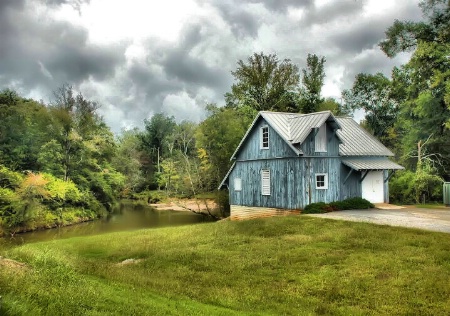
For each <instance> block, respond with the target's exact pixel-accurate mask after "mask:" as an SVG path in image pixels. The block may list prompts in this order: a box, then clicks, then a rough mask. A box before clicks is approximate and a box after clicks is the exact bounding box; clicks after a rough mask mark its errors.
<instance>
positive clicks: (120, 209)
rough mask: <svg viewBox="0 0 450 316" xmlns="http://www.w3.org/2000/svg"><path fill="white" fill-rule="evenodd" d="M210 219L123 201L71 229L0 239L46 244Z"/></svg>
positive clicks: (16, 243) (17, 242)
mask: <svg viewBox="0 0 450 316" xmlns="http://www.w3.org/2000/svg"><path fill="white" fill-rule="evenodd" d="M207 221H210V219H208V218H206V217H205V216H201V215H197V214H194V213H191V212H178V211H158V210H156V209H154V208H152V207H150V206H146V205H140V204H133V203H132V202H128V201H123V202H121V203H120V204H119V205H117V207H116V208H115V209H114V210H113V212H111V213H110V214H109V215H108V216H107V217H105V218H102V219H98V220H95V221H91V222H85V223H80V224H76V225H72V226H66V227H60V228H53V229H46V230H39V231H34V232H29V233H23V234H17V235H16V236H15V237H14V238H9V237H8V238H4V239H3V240H1V239H2V238H0V245H1V244H2V243H3V244H5V243H6V244H10V245H11V244H15V245H20V244H23V243H30V242H39V241H48V240H53V239H62V238H71V237H77V236H92V235H98V234H103V233H110V232H118V231H125V230H136V229H142V228H156V227H165V226H178V225H188V224H195V223H200V222H207Z"/></svg>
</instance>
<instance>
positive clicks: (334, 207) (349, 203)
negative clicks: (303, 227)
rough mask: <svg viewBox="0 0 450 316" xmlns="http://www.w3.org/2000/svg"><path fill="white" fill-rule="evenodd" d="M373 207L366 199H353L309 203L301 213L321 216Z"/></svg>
mask: <svg viewBox="0 0 450 316" xmlns="http://www.w3.org/2000/svg"><path fill="white" fill-rule="evenodd" d="M373 207H374V205H373V204H372V203H370V202H369V201H367V200H366V199H363V198H360V197H355V198H350V199H346V200H343V201H335V202H331V203H328V204H327V203H324V202H318V203H311V204H309V205H307V206H306V207H305V209H304V210H303V211H302V213H303V214H321V213H328V212H333V211H342V210H357V209H368V208H373Z"/></svg>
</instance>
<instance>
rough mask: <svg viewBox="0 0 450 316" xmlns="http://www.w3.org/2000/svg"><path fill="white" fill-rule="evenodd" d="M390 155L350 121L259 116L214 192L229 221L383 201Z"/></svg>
mask: <svg viewBox="0 0 450 316" xmlns="http://www.w3.org/2000/svg"><path fill="white" fill-rule="evenodd" d="M391 156H393V153H392V152H391V151H390V150H389V149H387V148H386V147H385V146H384V145H383V144H381V143H380V142H379V141H378V140H377V139H376V138H375V137H374V136H372V135H371V134H370V133H368V132H367V131H366V130H364V129H363V128H362V127H360V126H359V125H358V124H357V123H356V122H355V121H354V120H353V119H352V118H350V117H335V116H334V115H333V114H332V113H331V112H330V111H324V112H317V113H311V114H296V113H280V112H267V111H262V112H259V113H258V115H257V116H256V118H255V119H254V121H253V123H252V124H251V126H250V127H249V129H248V131H247V133H246V134H245V135H244V137H243V138H242V140H241V142H240V144H239V145H238V147H237V148H236V150H235V152H234V154H233V156H232V157H231V160H234V163H233V165H232V167H231V168H230V170H229V171H228V173H227V175H226V176H225V178H224V179H223V181H222V183H221V184H220V186H219V189H220V188H223V187H228V189H229V194H230V205H231V218H232V219H233V218H243V217H259V216H265V215H273V214H275V213H278V212H280V210H284V211H285V210H291V211H292V210H300V209H303V208H304V207H305V206H306V205H308V204H310V203H315V202H332V201H338V200H344V199H347V198H350V197H363V198H366V199H367V200H369V201H371V202H373V203H381V202H388V185H387V184H388V180H389V177H390V175H391V174H390V173H389V170H397V169H403V167H402V166H400V165H398V164H396V163H395V162H393V161H391V160H389V157H391Z"/></svg>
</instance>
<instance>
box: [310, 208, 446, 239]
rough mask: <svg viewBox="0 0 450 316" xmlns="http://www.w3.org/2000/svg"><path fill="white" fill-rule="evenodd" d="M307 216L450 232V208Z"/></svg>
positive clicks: (366, 211)
mask: <svg viewBox="0 0 450 316" xmlns="http://www.w3.org/2000/svg"><path fill="white" fill-rule="evenodd" d="M309 216H313V217H322V218H330V219H339V220H345V221H353V222H368V223H374V224H380V225H390V226H403V227H412V228H420V229H425V230H432V231H438V232H444V233H450V208H448V209H424V208H404V209H396V210H380V209H370V210H350V211H338V212H331V213H326V214H311V215H309Z"/></svg>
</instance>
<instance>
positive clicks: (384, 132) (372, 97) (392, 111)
mask: <svg viewBox="0 0 450 316" xmlns="http://www.w3.org/2000/svg"><path fill="white" fill-rule="evenodd" d="M342 97H343V99H344V102H345V108H347V109H348V110H356V109H362V110H364V112H365V121H366V124H367V127H368V129H369V130H370V132H372V134H374V135H375V136H376V137H378V138H380V140H381V141H382V142H383V143H384V144H385V145H387V146H389V147H392V145H393V142H395V140H393V139H391V138H390V136H391V135H392V134H391V133H390V128H391V127H392V126H393V125H394V123H395V122H396V120H397V114H398V109H399V103H398V101H397V100H396V99H394V98H393V97H392V84H391V81H390V80H389V79H388V78H386V77H385V76H384V75H383V74H382V73H377V74H376V75H369V74H362V73H360V74H358V75H357V76H356V78H355V82H354V83H353V87H352V89H351V90H344V91H343V92H342Z"/></svg>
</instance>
